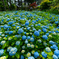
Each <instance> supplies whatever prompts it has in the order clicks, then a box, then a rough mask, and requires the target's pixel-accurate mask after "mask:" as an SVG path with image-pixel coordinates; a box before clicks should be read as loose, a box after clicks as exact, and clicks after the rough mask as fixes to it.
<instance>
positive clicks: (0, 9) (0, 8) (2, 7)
mask: <svg viewBox="0 0 59 59" xmlns="http://www.w3.org/2000/svg"><path fill="white" fill-rule="evenodd" d="M3 10H4V6H3V4H2V2H1V1H0V11H3Z"/></svg>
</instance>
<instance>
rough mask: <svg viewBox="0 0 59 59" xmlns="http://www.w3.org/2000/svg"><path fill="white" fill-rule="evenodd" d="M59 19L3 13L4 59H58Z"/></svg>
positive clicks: (0, 41)
mask: <svg viewBox="0 0 59 59" xmlns="http://www.w3.org/2000/svg"><path fill="white" fill-rule="evenodd" d="M58 49H59V15H55V14H50V13H46V12H42V11H32V12H30V11H21V10H20V11H13V12H1V13H0V57H1V59H5V58H7V59H44V58H46V59H58V58H59V50H58Z"/></svg>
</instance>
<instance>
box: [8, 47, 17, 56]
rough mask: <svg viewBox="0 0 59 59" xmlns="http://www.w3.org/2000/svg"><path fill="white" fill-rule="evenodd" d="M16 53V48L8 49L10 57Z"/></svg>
mask: <svg viewBox="0 0 59 59" xmlns="http://www.w3.org/2000/svg"><path fill="white" fill-rule="evenodd" d="M16 52H17V48H16V47H13V48H11V49H10V51H9V55H10V56H13V55H15V54H16Z"/></svg>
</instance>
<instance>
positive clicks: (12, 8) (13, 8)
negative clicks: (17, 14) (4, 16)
mask: <svg viewBox="0 0 59 59" xmlns="http://www.w3.org/2000/svg"><path fill="white" fill-rule="evenodd" d="M9 8H10V10H16V8H17V7H16V5H15V4H11V5H10V6H9Z"/></svg>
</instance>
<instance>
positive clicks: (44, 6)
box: [39, 1, 52, 10]
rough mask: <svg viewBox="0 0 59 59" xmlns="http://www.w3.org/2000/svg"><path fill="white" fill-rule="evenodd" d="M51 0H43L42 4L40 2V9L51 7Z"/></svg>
mask: <svg viewBox="0 0 59 59" xmlns="http://www.w3.org/2000/svg"><path fill="white" fill-rule="evenodd" d="M51 3H52V2H51V1H42V2H41V4H40V7H39V8H40V10H46V9H49V8H50V6H51Z"/></svg>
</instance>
